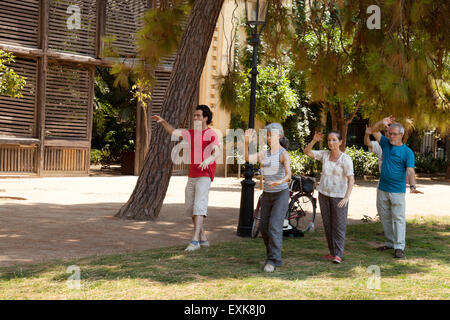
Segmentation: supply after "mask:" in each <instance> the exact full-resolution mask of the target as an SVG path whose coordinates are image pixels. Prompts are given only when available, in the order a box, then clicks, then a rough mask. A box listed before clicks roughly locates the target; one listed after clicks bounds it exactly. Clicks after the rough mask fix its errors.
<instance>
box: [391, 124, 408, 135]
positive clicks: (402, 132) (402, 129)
mask: <svg viewBox="0 0 450 320" xmlns="http://www.w3.org/2000/svg"><path fill="white" fill-rule="evenodd" d="M389 128H398V129H399V130H400V134H405V128H403V126H402V124H401V123H398V122H394V123H393V124H391V125H390V126H389Z"/></svg>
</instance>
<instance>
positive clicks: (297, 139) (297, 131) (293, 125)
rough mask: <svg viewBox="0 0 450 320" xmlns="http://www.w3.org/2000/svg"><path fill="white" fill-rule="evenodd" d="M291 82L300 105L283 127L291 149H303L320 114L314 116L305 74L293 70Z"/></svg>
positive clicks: (290, 75) (290, 73) (290, 76)
mask: <svg viewBox="0 0 450 320" xmlns="http://www.w3.org/2000/svg"><path fill="white" fill-rule="evenodd" d="M289 81H290V86H291V88H292V89H293V90H294V91H295V92H296V94H297V96H298V104H297V106H296V108H295V109H293V110H292V111H293V112H292V114H291V115H289V116H288V117H287V118H286V120H285V121H284V123H282V125H283V128H284V134H285V136H286V138H288V139H289V149H290V150H296V149H303V148H304V147H305V145H306V138H307V137H308V136H309V135H310V134H311V131H312V130H313V128H314V125H315V121H316V120H317V119H318V114H314V112H313V110H312V108H311V106H310V105H309V103H308V98H307V95H306V83H305V77H304V74H303V73H302V72H299V71H295V70H292V69H291V70H290V72H289Z"/></svg>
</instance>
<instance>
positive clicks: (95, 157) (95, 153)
mask: <svg viewBox="0 0 450 320" xmlns="http://www.w3.org/2000/svg"><path fill="white" fill-rule="evenodd" d="M101 159H102V151H101V150H98V149H91V163H92V164H99V163H100V160H101Z"/></svg>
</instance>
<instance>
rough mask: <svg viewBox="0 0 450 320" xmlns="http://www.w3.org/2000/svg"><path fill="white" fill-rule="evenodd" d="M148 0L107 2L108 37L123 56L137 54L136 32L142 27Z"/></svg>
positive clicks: (115, 0)
mask: <svg viewBox="0 0 450 320" xmlns="http://www.w3.org/2000/svg"><path fill="white" fill-rule="evenodd" d="M147 8H148V5H147V0H130V1H122V0H108V1H107V4H106V39H111V40H112V43H111V45H112V47H113V48H114V50H115V51H116V52H117V53H119V54H120V55H122V56H135V55H136V46H135V33H136V32H137V31H138V30H139V29H140V28H142V25H143V20H142V19H143V17H144V13H145V10H146V9H147Z"/></svg>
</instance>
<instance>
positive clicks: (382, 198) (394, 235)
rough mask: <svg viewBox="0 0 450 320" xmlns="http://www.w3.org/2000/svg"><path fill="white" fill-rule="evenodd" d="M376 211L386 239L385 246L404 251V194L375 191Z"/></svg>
mask: <svg viewBox="0 0 450 320" xmlns="http://www.w3.org/2000/svg"><path fill="white" fill-rule="evenodd" d="M377 210H378V214H379V215H380V220H381V223H382V224H383V229H384V236H385V237H386V243H385V246H386V247H390V248H394V249H401V250H405V244H406V241H405V237H406V216H405V193H392V192H385V191H383V190H380V189H377Z"/></svg>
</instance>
